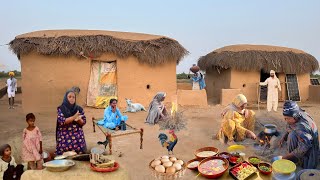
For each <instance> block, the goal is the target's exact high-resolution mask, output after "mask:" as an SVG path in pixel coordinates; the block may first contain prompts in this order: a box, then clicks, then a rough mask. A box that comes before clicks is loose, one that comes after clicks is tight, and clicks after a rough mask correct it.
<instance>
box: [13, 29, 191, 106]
mask: <svg viewBox="0 0 320 180" xmlns="http://www.w3.org/2000/svg"><path fill="white" fill-rule="evenodd" d="M10 49H11V50H12V51H13V52H14V53H15V54H16V55H17V57H18V58H19V59H20V63H21V71H22V89H23V98H22V105H23V109H24V110H25V111H42V110H46V109H50V110H55V107H57V106H58V105H59V104H61V102H62V98H63V95H64V93H65V91H66V90H67V89H69V88H71V87H72V86H77V87H79V88H80V90H81V93H80V95H79V97H78V99H77V102H78V103H79V104H80V105H88V106H93V107H101V106H105V105H106V103H107V102H108V100H109V99H110V98H111V97H117V98H118V100H119V106H120V107H125V106H126V102H125V98H130V99H132V100H133V101H134V102H139V103H141V104H143V105H145V106H147V105H148V103H149V102H150V100H151V99H152V98H153V96H154V95H155V93H156V92H157V91H160V90H161V91H165V92H167V99H168V100H170V97H171V96H173V95H175V94H176V89H177V85H176V65H177V64H178V63H179V61H180V60H181V59H182V57H184V56H185V55H186V54H187V53H188V52H187V50H186V49H185V48H184V47H182V46H181V45H180V44H179V43H178V42H177V41H176V40H174V39H171V38H168V37H164V36H158V35H149V34H140V33H128V32H113V31H98V30H45V31H35V32H31V33H26V34H22V35H19V36H17V37H15V39H14V40H12V41H11V42H10Z"/></svg>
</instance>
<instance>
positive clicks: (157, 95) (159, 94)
mask: <svg viewBox="0 0 320 180" xmlns="http://www.w3.org/2000/svg"><path fill="white" fill-rule="evenodd" d="M166 95H167V94H166V93H165V92H158V93H157V94H156V95H155V96H154V98H153V100H157V101H158V102H161V101H162V99H163V98H164V97H166Z"/></svg>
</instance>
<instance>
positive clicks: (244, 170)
mask: <svg viewBox="0 0 320 180" xmlns="http://www.w3.org/2000/svg"><path fill="white" fill-rule="evenodd" d="M256 172H257V168H256V167H254V166H253V165H251V164H250V163H248V162H246V161H244V162H241V163H239V164H237V165H235V166H233V167H232V168H231V169H230V170H229V174H230V175H231V176H232V177H233V178H234V179H236V180H245V179H248V178H250V177H252V176H254V175H255V174H256Z"/></svg>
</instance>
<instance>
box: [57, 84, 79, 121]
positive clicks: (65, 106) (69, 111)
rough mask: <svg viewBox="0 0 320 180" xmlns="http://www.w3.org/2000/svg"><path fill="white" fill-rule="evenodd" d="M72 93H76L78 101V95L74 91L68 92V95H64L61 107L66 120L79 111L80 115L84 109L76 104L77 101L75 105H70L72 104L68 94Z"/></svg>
mask: <svg viewBox="0 0 320 180" xmlns="http://www.w3.org/2000/svg"><path fill="white" fill-rule="evenodd" d="M70 92H72V93H74V95H75V100H76V93H75V92H74V91H73V90H68V91H67V92H66V94H65V95H64V98H63V101H62V104H61V106H60V107H59V108H60V109H61V111H62V114H63V115H64V117H65V118H68V117H71V116H73V115H74V114H75V113H76V112H77V111H79V113H82V111H83V109H82V107H80V106H78V105H77V104H76V102H77V101H75V103H74V104H73V105H72V104H70V102H69V101H68V94H69V93H70Z"/></svg>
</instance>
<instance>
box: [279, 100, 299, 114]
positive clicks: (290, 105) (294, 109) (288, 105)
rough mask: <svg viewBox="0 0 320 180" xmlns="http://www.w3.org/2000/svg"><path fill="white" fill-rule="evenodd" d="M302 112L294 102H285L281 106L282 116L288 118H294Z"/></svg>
mask: <svg viewBox="0 0 320 180" xmlns="http://www.w3.org/2000/svg"><path fill="white" fill-rule="evenodd" d="M301 112H303V110H302V109H301V108H300V107H299V106H298V104H297V103H296V102H295V101H290V100H287V101H285V103H284V104H283V113H282V114H283V115H284V116H289V117H296V116H298V115H299V113H301Z"/></svg>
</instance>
